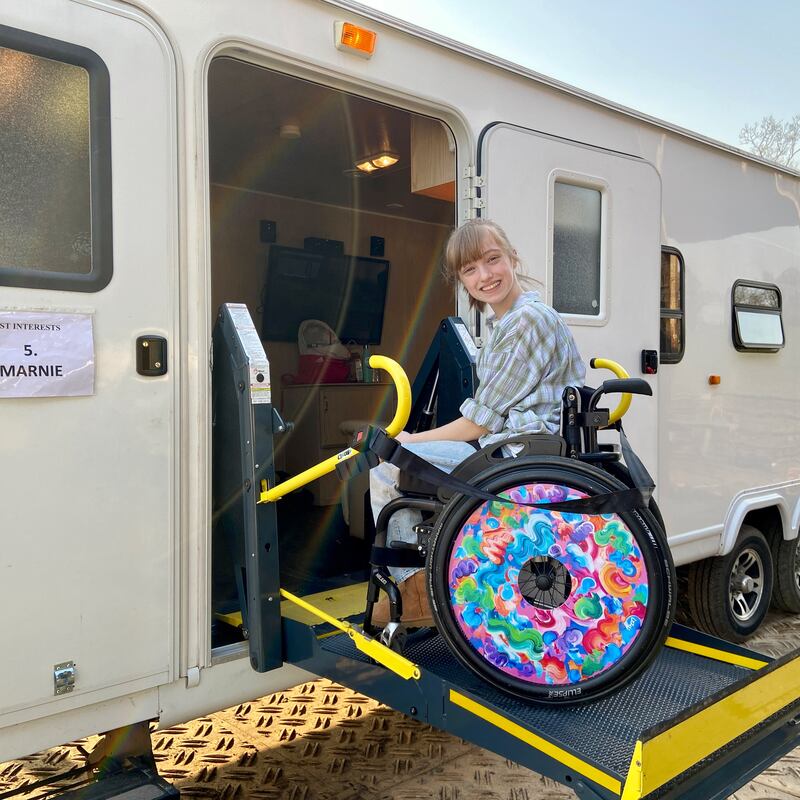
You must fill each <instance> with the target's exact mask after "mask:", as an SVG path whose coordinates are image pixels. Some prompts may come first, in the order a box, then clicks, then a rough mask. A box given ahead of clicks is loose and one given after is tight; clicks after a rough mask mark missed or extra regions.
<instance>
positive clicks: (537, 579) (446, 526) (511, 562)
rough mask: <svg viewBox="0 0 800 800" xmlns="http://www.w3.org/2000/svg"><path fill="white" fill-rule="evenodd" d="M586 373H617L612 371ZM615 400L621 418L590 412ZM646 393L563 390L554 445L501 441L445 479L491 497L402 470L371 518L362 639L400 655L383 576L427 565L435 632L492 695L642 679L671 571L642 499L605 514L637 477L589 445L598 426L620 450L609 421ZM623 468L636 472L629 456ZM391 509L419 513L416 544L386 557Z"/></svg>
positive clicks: (603, 447)
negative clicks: (384, 605) (378, 618)
mask: <svg viewBox="0 0 800 800" xmlns="http://www.w3.org/2000/svg"><path fill="white" fill-rule="evenodd" d="M595 365H597V366H607V367H608V368H610V369H613V370H614V371H615V372H617V374H622V375H625V374H626V373H624V370H622V369H621V368H620V367H619V366H618V365H616V364H614V362H606V361H601V360H599V359H597V360H593V362H592V366H595ZM612 393H624V394H623V401H622V402H621V403H620V405H619V406H618V407H617V409H615V410H614V412H609V411H608V410H606V409H601V408H599V406H598V404H599V403H600V401H601V399H602V398H603V397H604V396H606V395H609V394H612ZM651 393H652V391H651V389H650V386H649V385H648V384H647V383H646V382H645V381H643V380H640V379H625V378H623V379H621V380H608V381H605V382H604V383H603V385H602V386H601V387H600V388H599V389H596V390H592V389H589V388H586V387H579V388H576V387H568V388H567V389H566V390H565V391H564V394H563V398H562V424H561V431H560V435H548V434H534V435H527V436H517V437H513V438H510V439H508V440H506V441H504V442H502V443H499V444H494V445H491V446H489V447H486V448H484V449H482V450H479V451H477V452H476V453H475V454H473V455H472V456H470V457H469V458H467V459H466V460H465V461H463V462H462V463H461V464H459V465H458V466H457V467H456V468H455V469H454V470H453V472H452V473H451V476H452V478H453V479H455V480H456V481H457V482H461V484H462V485H468V486H469V487H473V488H474V489H476V490H478V492H484V493H489V494H490V495H492V496H494V497H495V498H496V499H495V500H487V499H484V498H481V497H476V496H475V494H472V493H468V492H466V491H459V490H457V489H453V488H452V487H448V486H447V485H443V484H442V483H441V482H440V483H438V484H437V485H434V484H433V483H430V482H426V481H425V480H421V479H419V478H418V477H416V476H415V475H414V474H413V473H411V474H409V473H408V472H401V479H400V483H399V489H400V491H401V492H402V496H401V497H399V498H396V499H394V500H392V501H391V502H390V503H388V504H387V505H386V506H385V507H384V509H383V510H382V511H381V513H380V515H379V516H378V519H377V520H376V534H375V544H374V547H373V550H372V557H371V565H370V580H369V584H368V589H367V602H366V609H365V616H364V630H365V632H366V633H368V634H371V635H374V636H378V637H379V638H380V640H381V641H382V642H383V643H384V644H386V645H387V646H389V647H391V648H392V649H394V650H397V651H399V652H402V649H403V647H404V645H405V642H406V639H407V636H408V631H407V630H406V629H405V627H404V626H403V623H402V620H401V617H402V600H401V597H400V593H399V590H398V587H397V585H396V584H395V583H394V582H393V581H392V579H391V578H390V576H389V571H388V567H389V566H414V565H417V566H421V567H422V566H424V568H425V570H426V575H427V581H426V583H427V591H428V597H429V600H430V605H431V609H432V612H433V617H434V620H435V623H436V632H438V634H439V635H440V636H441V637H442V639H443V640H444V642H445V643H446V644H447V646H448V648H449V649H450V651H451V652H452V653H453V655H454V656H455V657H456V658H457V659H458V661H459V662H460V663H461V664H462V665H463V666H465V667H466V668H467V669H469V670H470V671H472V672H473V673H475V674H477V675H478V676H479V677H480V678H481V679H483V680H485V681H487V682H488V683H490V684H492V685H493V686H495V687H497V688H498V689H501V690H502V691H504V692H507V693H510V694H513V695H516V696H518V697H521V698H523V699H526V700H530V701H533V702H541V703H551V704H553V703H559V704H563V703H576V702H582V701H586V700H591V699H595V698H599V697H601V696H603V695H606V694H608V693H610V692H613V691H615V690H617V689H619V688H620V687H621V686H622V685H624V684H626V683H628V682H629V681H631V680H633V679H635V678H636V677H637V676H638V675H640V674H641V673H642V671H643V670H644V669H645V668H646V667H647V665H648V664H649V663H650V661H651V660H652V659H653V658H654V657H655V655H656V654H657V652H658V649H659V647H660V646H661V645H662V643H663V641H664V639H665V638H666V636H667V634H668V632H669V630H670V627H671V625H672V622H673V620H674V615H675V597H676V589H675V586H676V579H675V567H674V564H673V562H672V558H671V555H670V550H669V547H668V544H667V540H666V535H665V532H664V527H663V521H662V518H661V515H660V513H659V511H658V507H657V506H656V504H655V502H654V501H653V500H652V498H648V497H647V494H648V493H645V494H644V495H642V494H641V493H640V495H639V497H640V502H638V503H634V504H632V503H630V502H628V503H627V504H626V503H620V504H619V506H620V510H618V511H617V510H614V507H615V498H618V497H625V496H627V497H630V495H631V493H632V492H634V491H635V490H636V489H637V480H636V478H634V477H632V475H631V472H632V469H630V467H632V466H633V465H632V464H628V465H625V464H623V463H622V461H621V459H620V453H619V452H618V450H617V449H616V448H615V447H613V446H612V445H609V444H600V443H598V430H601V429H603V428H617V429H618V430H619V432H620V438H621V441H625V440H624V434H623V433H622V429H621V423H620V422H619V419H618V417H620V416H621V415H622V414H624V412H625V410H627V405H628V404H629V403H630V396H631V394H648V395H649V394H651ZM623 406H624V409H623ZM624 446H625V445H623V447H624ZM510 451H511V452H513V453H514V455H513V456H512V457H509V456H507V455H505V454H507V453H508V452H510ZM626 460H629V461H635V462H638V459H636V457H635V455H631V453H630V450H627V452H626ZM639 466H641V465H639ZM637 471H638V468H637ZM644 474H645V475H646V472H645V473H644ZM636 477H637V478H639V479H641V478H640V476H638V475H637V476H636ZM647 478H648V479H649V476H647ZM649 488H652V487H649ZM592 498H597V500H596V501H591V499H592ZM574 500H587V501H590V502H586V503H584V504H582V505H581V504H578V510H577V511H576V512H575V513H571V512H570V511H569V510H562V511H555V510H548V508H547V506H548V505H549V504H551V503H564V502H566V501H574ZM400 509H413V510H417V511H419V512H422V515H423V518H422V521H421V522H420V523H419V524H418V525H416V526H415V529H414V530H415V532H416V534H417V540H418V541H417V544H416V545H407V544H400V545H399V546H397V543H395V546H394V547H391V548H390V547H387V546H386V531H387V526H388V522H389V519H390V518H391V516H392V515H393V514H394V513H396V512H397V511H398V510H400ZM381 592H386V593H387V594H388V597H389V607H390V621H389V622H388V624H387V625H386V626H385V627H384V628H383V629H382V630H378V629H377V628H376V627H375V626H374V625H373V624H372V613H373V606H374V604H375V602H376V601H377V600H378V599H379V597H380V593H381ZM414 635H417V636H418V635H420V633H417V634H414ZM423 635H424V633H423ZM430 635H435V633H434V632H431V633H430Z"/></svg>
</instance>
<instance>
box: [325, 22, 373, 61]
mask: <svg viewBox="0 0 800 800" xmlns="http://www.w3.org/2000/svg"><path fill="white" fill-rule="evenodd" d="M334 35H335V37H336V49H337V50H344V51H345V52H347V53H352V54H353V55H356V56H361V58H372V54H373V53H374V52H375V41H376V40H377V38H378V34H377V33H375V31H371V30H369V29H367V28H359V27H358V25H353V23H352V22H341V21H339V20H337V21H336V22H335V23H334Z"/></svg>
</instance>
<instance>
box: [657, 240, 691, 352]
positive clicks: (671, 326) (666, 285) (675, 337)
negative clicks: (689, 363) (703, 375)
mask: <svg viewBox="0 0 800 800" xmlns="http://www.w3.org/2000/svg"><path fill="white" fill-rule="evenodd" d="M683 273H684V270H683V256H682V255H681V254H680V253H679V252H678V251H677V250H675V249H673V248H671V247H662V248H661V344H660V359H661V363H662V364H677V363H678V362H679V361H680V360H681V359H682V358H683V350H684V334H685V325H684V305H683V280H684V277H683Z"/></svg>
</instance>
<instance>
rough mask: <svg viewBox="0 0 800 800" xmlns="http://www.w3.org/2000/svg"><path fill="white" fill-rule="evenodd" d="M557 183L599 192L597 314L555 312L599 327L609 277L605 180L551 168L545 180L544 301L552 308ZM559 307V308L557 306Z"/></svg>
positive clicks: (604, 315)
mask: <svg viewBox="0 0 800 800" xmlns="http://www.w3.org/2000/svg"><path fill="white" fill-rule="evenodd" d="M557 183H566V184H569V185H570V186H577V187H578V188H580V189H591V190H593V191H596V192H600V285H599V290H598V294H599V298H598V299H599V302H600V307H599V308H598V312H597V314H575V313H573V312H561V311H559V312H558V313H559V314H560V315H561V317H562V318H563V319H564V321H565V322H568V323H569V324H572V325H586V326H598V327H599V326H602V325H607V324H608V319H609V313H610V305H611V302H610V297H609V293H608V290H609V277H608V232H609V230H610V229H609V215H610V213H611V210H610V207H611V202H610V187H609V184H608V181H606V180H604V179H602V178H598V177H596V176H593V175H587V174H584V173H580V172H572V171H568V170H563V169H554V170H553V171H552V172H551V173H550V175H549V179H548V187H547V189H548V204H547V213H548V216H549V219H548V233H547V276H546V279H547V302H548V304H549V305H551V306H553V308H555V305H554V303H553V296H554V288H555V222H556V221H555V192H556V184H557ZM556 310H558V309H556Z"/></svg>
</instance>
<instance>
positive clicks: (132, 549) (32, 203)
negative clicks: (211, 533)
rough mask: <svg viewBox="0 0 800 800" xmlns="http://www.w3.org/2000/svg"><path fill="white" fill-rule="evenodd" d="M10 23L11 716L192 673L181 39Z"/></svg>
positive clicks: (126, 25)
mask: <svg viewBox="0 0 800 800" xmlns="http://www.w3.org/2000/svg"><path fill="white" fill-rule="evenodd" d="M3 21H4V23H5V25H4V26H0V59H2V60H1V61H0V63H1V64H2V73H3V80H2V81H0V84H2V86H0V94H1V95H2V97H1V98H0V106H2V115H0V139H1V140H2V142H3V147H4V151H5V152H6V153H7V155H8V156H9V157H8V159H7V162H6V163H7V166H8V169H7V170H6V172H5V173H4V177H3V182H4V186H3V190H2V192H0V195H2V198H1V201H0V202H1V204H2V208H1V209H0V211H1V213H2V217H3V220H4V222H3V225H4V228H5V230H4V236H3V237H0V239H2V243H1V244H0V285H2V286H3V289H2V296H3V303H2V306H3V311H2V314H3V322H4V323H5V327H4V328H3V329H2V330H0V334H2V336H0V346H1V349H2V358H0V362H2V364H3V365H4V366H5V367H6V369H5V372H4V378H3V379H2V381H1V382H2V384H3V385H2V387H0V393H2V396H1V397H0V441H2V449H3V461H2V467H0V477H1V478H2V486H3V502H2V504H0V530H2V532H3V569H2V579H1V580H0V602H1V603H2V606H3V608H5V609H7V610H9V611H10V612H11V613H13V615H14V617H15V618H16V622H15V623H14V625H13V628H14V634H13V637H11V638H9V639H8V641H7V643H6V644H7V646H6V647H5V648H4V655H3V669H2V675H3V680H2V682H0V729H3V728H5V727H6V726H9V725H16V724H19V723H23V722H27V721H29V720H32V719H36V718H40V717H47V716H52V715H54V714H56V713H57V712H61V711H67V710H70V709H75V708H77V707H80V706H84V705H87V704H96V703H100V702H102V701H106V700H109V699H111V698H115V697H120V696H124V695H130V696H134V695H135V693H138V692H142V691H143V690H146V689H149V688H151V687H156V686H158V685H160V684H163V683H165V682H168V681H170V680H172V679H173V678H174V677H175V672H176V668H177V657H176V642H177V637H178V631H177V630H176V628H175V624H174V610H175V608H176V607H177V600H176V595H177V591H176V586H175V573H176V569H175V554H176V552H177V547H176V540H175V529H176V526H175V519H176V515H177V508H176V498H177V496H178V493H177V490H176V486H177V474H176V450H177V448H178V443H179V438H178V433H177V426H178V419H177V413H178V408H177V403H176V398H177V385H178V383H177V376H178V372H179V369H178V367H179V356H178V354H179V352H180V348H179V342H178V341H177V338H176V336H177V323H176V313H177V311H176V309H177V301H176V290H177V268H178V259H177V201H176V185H177V175H176V163H175V161H176V133H175V118H176V112H175V98H174V92H175V75H174V70H173V68H174V64H173V62H172V61H171V53H170V52H169V51H168V50H167V49H166V47H165V39H164V38H163V37H161V36H160V34H159V33H158V31H157V29H156V28H155V26H154V25H152V24H151V23H150V22H148V21H147V20H145V19H144V18H143V17H140V16H138V15H136V14H134V13H126V14H122V13H118V10H117V9H113V10H112V9H110V7H109V8H107V7H105V6H100V5H87V4H73V5H72V7H71V8H70V13H69V14H65V13H64V6H63V5H58V4H55V3H48V2H45V3H28V4H25V3H20V4H14V5H13V6H8V7H6V8H4V12H3ZM6 26H8V27H6ZM8 326H10V327H8ZM12 366H13V370H15V373H16V374H14V375H12V374H11V371H12ZM78 375H81V376H82V377H81V378H78V379H76V380H75V381H74V382H70V381H69V380H68V378H69V377H70V376H73V377H76V376H78ZM135 696H136V697H137V701H136V702H137V703H139V705H138V706H137V712H136V713H141V714H142V715H143V717H142V718H144V717H147V716H156V715H157V714H158V705H157V696H156V694H155V692H152V693H147V695H146V702H147V704H148V705H147V706H146V707H145V706H144V704H145V699H140V698H144V697H145V696H144V694H142V695H135ZM132 702H133V701H132ZM53 730H54V731H56V730H57V726H56V725H55V724H54V726H53ZM58 735H59V734H58V733H57V732H56V733H54V734H53V736H54V738H55V737H57V736H58ZM0 738H2V734H0ZM58 741H60V739H59V740H58Z"/></svg>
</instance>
